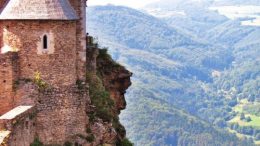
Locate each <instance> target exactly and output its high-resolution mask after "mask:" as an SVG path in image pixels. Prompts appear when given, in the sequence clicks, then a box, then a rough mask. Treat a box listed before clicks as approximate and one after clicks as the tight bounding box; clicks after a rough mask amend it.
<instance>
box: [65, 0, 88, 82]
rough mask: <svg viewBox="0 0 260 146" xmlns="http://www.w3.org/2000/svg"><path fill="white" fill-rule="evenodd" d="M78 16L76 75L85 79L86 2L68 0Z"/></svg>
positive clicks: (84, 0)
mask: <svg viewBox="0 0 260 146" xmlns="http://www.w3.org/2000/svg"><path fill="white" fill-rule="evenodd" d="M69 1H70V3H71V5H72V7H73V8H74V10H75V11H76V13H77V15H78V16H79V20H77V22H76V24H77V30H76V37H77V42H76V46H77V75H78V78H79V79H84V78H85V72H86V64H85V60H86V0H69Z"/></svg>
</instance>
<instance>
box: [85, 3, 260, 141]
mask: <svg viewBox="0 0 260 146" xmlns="http://www.w3.org/2000/svg"><path fill="white" fill-rule="evenodd" d="M205 5H206V6H209V5H210V3H205ZM158 6H160V7H162V6H161V5H158V4H153V5H150V6H148V7H146V8H145V9H143V10H134V9H130V8H126V7H118V6H112V5H110V6H100V7H90V8H89V9H88V12H87V14H88V32H89V33H90V34H91V35H94V36H96V37H99V38H97V39H96V40H97V41H98V42H99V44H100V45H102V46H104V47H109V51H110V52H111V53H112V54H113V58H114V59H116V60H117V61H119V62H120V63H122V64H124V65H125V66H126V67H127V68H129V69H130V70H131V71H132V72H133V73H134V77H133V79H132V80H133V86H132V88H131V89H130V90H129V92H128V95H127V100H128V103H129V104H128V107H127V110H126V111H124V112H123V113H122V115H121V120H122V122H123V123H124V125H126V128H127V131H128V137H129V138H130V139H131V140H132V141H133V142H134V143H135V144H136V145H137V146H145V145H154V146H157V145H162V146H163V145H173V146H174V145H213V146H214V145H253V141H255V142H257V140H260V139H259V136H260V135H259V128H260V124H259V121H258V120H259V118H260V117H259V115H258V113H259V112H258V111H259V109H258V108H257V107H258V105H259V100H260V99H259V98H260V97H259V95H260V93H259V88H260V83H259V82H260V79H259V78H260V77H259V73H260V66H259V61H260V59H259V56H260V53H259V52H260V51H259V50H260V48H259V45H260V40H259V38H260V37H259V31H260V29H259V28H258V27H249V26H241V25H240V23H239V22H238V21H232V20H229V19H228V18H226V17H225V16H222V15H219V14H218V13H216V12H212V11H209V10H205V9H203V7H204V5H203V4H201V5H194V8H193V9H194V11H195V9H197V8H200V9H201V11H196V14H194V13H193V12H194V11H192V10H193V9H191V8H192V7H191V5H189V7H188V8H187V7H186V6H185V7H184V6H183V5H179V6H178V7H176V6H175V7H173V8H172V10H171V9H170V8H167V9H166V10H167V11H160V12H156V13H155V11H153V10H152V9H154V8H157V7H158ZM165 6H169V5H167V3H166V4H165ZM177 8H178V9H181V8H182V9H181V10H183V11H184V12H185V13H187V15H186V16H187V17H181V16H179V15H178V16H176V15H175V14H174V16H172V15H170V16H169V17H159V16H158V17H156V16H157V15H160V16H161V15H162V14H165V13H167V14H169V12H172V11H176V9H177ZM200 9H197V10H200ZM149 10H151V11H149ZM187 10H189V11H187ZM206 12H209V13H206ZM148 13H149V14H148ZM170 14H172V13H170ZM199 16H200V18H199ZM209 18H210V19H209ZM213 18H215V19H213ZM193 22H196V23H193ZM227 26H228V27H227ZM198 28H199V29H198ZM243 114H244V119H243ZM241 115H242V119H241V120H240V118H241ZM238 117H239V119H237V118H238ZM248 117H249V118H250V119H251V121H248V122H247V121H246V120H249V118H248ZM232 133H235V134H232ZM238 133H240V134H238ZM237 136H239V137H237Z"/></svg>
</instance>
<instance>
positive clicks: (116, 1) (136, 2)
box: [88, 0, 159, 8]
mask: <svg viewBox="0 0 260 146" xmlns="http://www.w3.org/2000/svg"><path fill="white" fill-rule="evenodd" d="M155 1H159V0H142V1H140V0H132V1H122V0H98V1H97V0H89V1H88V5H89V6H96V5H107V4H113V5H120V6H127V7H132V8H141V7H143V6H145V5H147V4H149V3H152V2H155Z"/></svg>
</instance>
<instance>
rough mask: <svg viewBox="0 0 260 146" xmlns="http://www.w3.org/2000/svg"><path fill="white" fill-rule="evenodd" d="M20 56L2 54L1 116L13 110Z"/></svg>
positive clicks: (0, 63)
mask: <svg viewBox="0 0 260 146" xmlns="http://www.w3.org/2000/svg"><path fill="white" fill-rule="evenodd" d="M17 60H18V54H17V53H12V52H9V53H7V54H0V115H2V114H4V113H5V112H7V111H9V110H10V109H12V108H13V101H14V97H13V96H14V94H13V85H14V84H15V80H16V79H17V78H18V66H17V63H18V62H17Z"/></svg>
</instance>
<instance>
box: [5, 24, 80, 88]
mask: <svg viewBox="0 0 260 146" xmlns="http://www.w3.org/2000/svg"><path fill="white" fill-rule="evenodd" d="M2 23H3V25H4V27H5V29H4V32H3V40H4V43H5V44H6V45H8V46H10V48H13V49H14V50H16V51H18V52H19V65H20V71H21V72H20V78H24V79H27V78H31V79H32V78H34V75H35V73H36V72H40V73H41V76H42V79H43V80H45V81H46V82H47V83H49V84H51V85H53V86H59V85H72V84H75V82H76V80H77V76H76V57H77V56H76V23H75V22H74V21H5V22H2ZM45 34H46V35H47V36H50V37H48V39H49V44H48V45H49V46H54V51H53V50H51V52H48V51H47V52H43V53H39V50H38V49H39V46H41V45H43V44H42V43H43V42H42V36H43V35H45Z"/></svg>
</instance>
